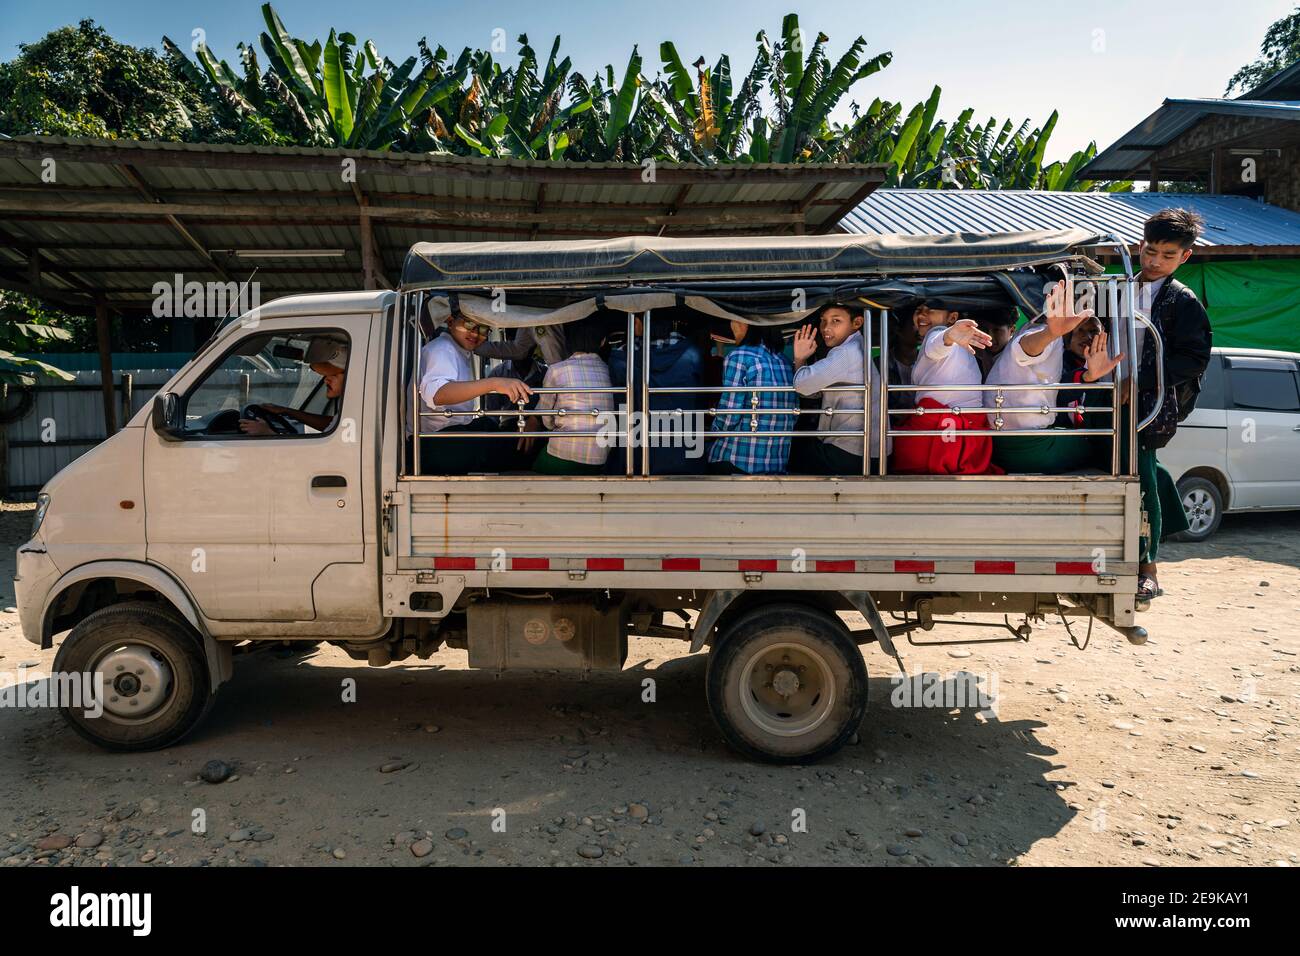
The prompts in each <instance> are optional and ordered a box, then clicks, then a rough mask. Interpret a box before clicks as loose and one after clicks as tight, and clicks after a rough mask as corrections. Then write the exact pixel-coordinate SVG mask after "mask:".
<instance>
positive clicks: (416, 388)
mask: <svg viewBox="0 0 1300 956" xmlns="http://www.w3.org/2000/svg"><path fill="white" fill-rule="evenodd" d="M423 299H424V293H423V292H421V293H420V294H419V295H417V296H416V298H415V314H414V315H413V316H411V330H410V331H411V408H413V409H415V413H414V414H415V421H414V422H413V423H412V425H411V457H412V458H414V459H415V461H414V466H415V467H414V468H413V469H412V471H411V474H413V475H415V477H417V478H418V477H420V440H421V438H422V437H423V436H422V435H421V434H420V425H421V417H420V414H419V413H420V411H421V409H420V404H421V400H420V308H421V307H422V302H423ZM402 444H403V445H405V444H406V433H405V430H404V429H403V433H402Z"/></svg>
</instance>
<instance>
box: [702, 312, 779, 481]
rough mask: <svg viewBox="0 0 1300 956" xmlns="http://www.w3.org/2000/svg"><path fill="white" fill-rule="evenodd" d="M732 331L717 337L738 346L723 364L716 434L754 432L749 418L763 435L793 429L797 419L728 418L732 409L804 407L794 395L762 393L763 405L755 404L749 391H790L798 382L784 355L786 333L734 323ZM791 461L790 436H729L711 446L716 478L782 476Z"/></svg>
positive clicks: (711, 464) (710, 457)
mask: <svg viewBox="0 0 1300 956" xmlns="http://www.w3.org/2000/svg"><path fill="white" fill-rule="evenodd" d="M730 327H731V328H730V331H731V335H730V338H727V337H725V336H716V337H717V338H718V339H719V340H720V341H732V342H735V343H736V347H735V348H734V349H732V350H731V352H730V353H729V354H728V355H727V359H726V361H725V362H724V363H723V366H722V388H723V392H722V397H721V400H720V401H719V402H718V409H719V411H720V413H719V414H718V415H717V416H716V417H715V418H714V419H713V430H714V431H718V432H733V431H746V432H747V431H751V430H752V428H751V425H750V420H751V419H754V420H756V421H757V422H758V427H757V431H758V432H759V433H761V432H767V431H792V430H793V429H794V424H795V416H794V415H757V416H753V415H739V414H726V412H727V411H729V410H733V409H734V410H737V411H740V410H744V411H749V410H751V409H754V408H760V409H781V410H786V411H796V410H798V408H799V398H798V396H797V395H795V394H794V393H793V392H759V393H758V404H757V405H755V404H754V392H753V391H745V389H747V388H748V389H751V390H752V389H754V388H764V387H786V388H789V387H790V386H792V385H793V384H794V369H793V368H792V367H791V365H790V362H789V360H788V359H787V358H786V357H785V340H784V339H783V338H782V337H781V330H780V329H777V328H773V327H771V326H762V327H760V326H751V325H746V324H745V323H744V322H736V321H732V322H731V323H730ZM727 389H738V390H737V391H727ZM789 460H790V439H789V438H788V437H771V436H765V435H762V434H754V435H753V436H749V435H745V436H741V437H726V436H724V437H721V438H715V439H713V441H712V444H711V445H710V446H709V464H708V470H709V473H710V474H714V475H781V474H784V473H785V471H786V466H787V464H788V462H789Z"/></svg>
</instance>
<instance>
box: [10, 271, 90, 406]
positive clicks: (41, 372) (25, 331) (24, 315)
mask: <svg viewBox="0 0 1300 956" xmlns="http://www.w3.org/2000/svg"><path fill="white" fill-rule="evenodd" d="M70 319H71V317H70V316H67V315H64V314H63V313H61V312H55V311H53V310H50V309H47V308H45V307H44V306H42V305H41V304H40V303H39V302H38V301H37V300H35V299H32V298H30V297H28V296H24V295H20V294H18V293H16V292H5V291H0V382H2V383H6V384H10V385H33V384H35V382H36V380H37V379H38V378H40V377H42V376H44V377H49V378H59V379H62V380H64V381H71V380H72V376H71V375H69V374H68V373H67V372H64V371H63V370H62V369H57V368H55V367H54V366H52V365H47V364H46V363H44V362H40V361H37V360H36V359H32V358H24V357H23V356H21V355H15V354H14V353H15V352H50V351H58V350H59V348H60V346H61V345H63V346H66V345H67V344H68V343H71V342H72V341H73V337H74V336H73V333H72V331H71V330H69V329H68V328H66V327H65V326H66V325H68V324H69V320H70Z"/></svg>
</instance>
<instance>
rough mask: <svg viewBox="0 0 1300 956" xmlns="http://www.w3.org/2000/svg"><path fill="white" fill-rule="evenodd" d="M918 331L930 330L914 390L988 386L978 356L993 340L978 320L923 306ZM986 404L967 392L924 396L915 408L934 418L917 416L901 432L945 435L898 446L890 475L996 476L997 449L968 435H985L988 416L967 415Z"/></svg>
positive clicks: (919, 358) (918, 437)
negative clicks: (994, 459)
mask: <svg viewBox="0 0 1300 956" xmlns="http://www.w3.org/2000/svg"><path fill="white" fill-rule="evenodd" d="M913 319H914V321H915V322H916V325H917V328H918V329H920V328H922V327H925V328H926V329H927V331H926V333H925V338H924V339H922V341H921V347H920V350H919V353H918V355H917V357H916V364H915V365H913V366H912V384H913V385H945V386H951V385H979V384H981V383H982V382H983V376H982V374H981V373H980V366H979V362H978V360H977V359H976V357H975V353H976V350H978V349H986V348H988V347H989V346H990V345H991V344H992V341H993V340H992V338H991V337H990V336H989V334H988V333H987V332H984V331H982V330H981V329H980V328H979V326H978V325H977V324H976V323H975V321H974V320H973V319H964V318H962V317H961V314H960V313H958V312H953V311H951V310H949V309H944V308H942V306H940V305H937V304H934V303H929V302H927V303H925V304H924V305H923V306H919V307H918V308H917V310H916V313H915V314H914V316H913ZM983 404H984V400H983V397H982V395H981V393H980V392H979V391H975V390H971V391H965V390H962V389H960V388H959V389H953V390H947V389H945V390H942V391H940V390H935V391H921V392H917V393H916V406H917V409H918V410H920V409H922V408H924V409H926V410H927V411H929V412H930V413H929V414H917V415H913V416H911V417H909V418H907V420H906V421H905V422H904V423H903V425H902V426H901V427H902V428H904V429H908V430H912V431H942V432H944V434H942V435H916V436H910V435H909V436H907V437H904V438H899V439H898V441H896V442H895V443H894V456H893V461H892V463H891V464H890V470H891V471H892V472H893V473H895V474H900V475H986V474H997V473H998V472H999V469H998V468H997V467H996V466H994V465H993V464H992V457H993V444H992V442H991V441H990V440H989V438H988V436H986V435H965V434H963V433H964V432H966V431H970V430H986V429H987V428H988V417H987V416H986V415H985V414H984V413H983V412H966V411H963V409H967V408H979V407H981V406H982V405H983Z"/></svg>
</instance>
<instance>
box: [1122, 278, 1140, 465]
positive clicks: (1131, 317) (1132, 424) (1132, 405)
mask: <svg viewBox="0 0 1300 956" xmlns="http://www.w3.org/2000/svg"><path fill="white" fill-rule="evenodd" d="M1125 265H1126V267H1128V268H1131V266H1129V264H1128V263H1127V262H1126V263H1125ZM1135 284H1136V283H1135V280H1134V279H1133V278H1132V276H1131V275H1130V277H1129V280H1128V283H1127V286H1128V292H1127V296H1126V298H1127V300H1128V301H1127V304H1128V340H1129V354H1130V355H1132V356H1133V361H1132V362H1131V363H1130V368H1129V399H1128V400H1129V406H1128V426H1127V427H1128V452H1129V454H1128V462H1129V468H1128V473H1129V475H1130V476H1132V477H1136V476H1137V473H1138V447H1137V417H1138V413H1139V412H1138V375H1139V374H1140V373H1141V370H1142V356H1141V355H1138V354H1137V300H1136V298H1135V296H1136V290H1135V289H1134V285H1135ZM1116 424H1117V425H1118V423H1116ZM1118 431H1119V429H1118V427H1117V428H1116V441H1118V440H1119V436H1118Z"/></svg>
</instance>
